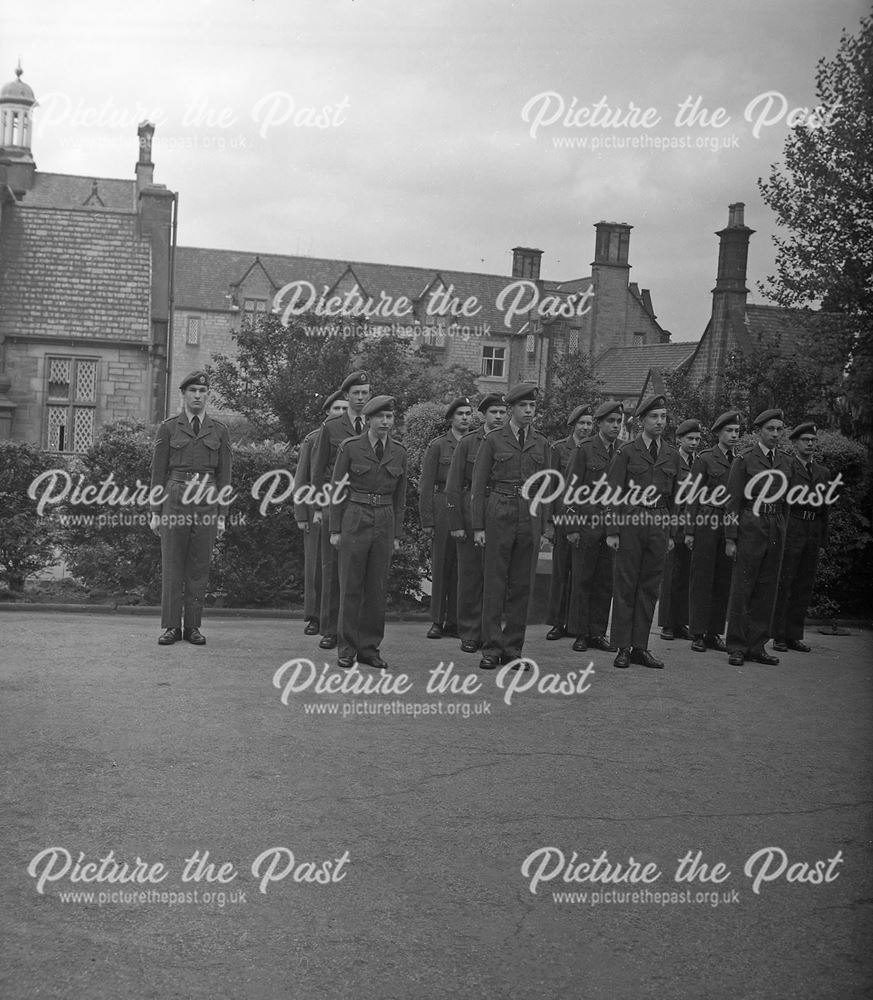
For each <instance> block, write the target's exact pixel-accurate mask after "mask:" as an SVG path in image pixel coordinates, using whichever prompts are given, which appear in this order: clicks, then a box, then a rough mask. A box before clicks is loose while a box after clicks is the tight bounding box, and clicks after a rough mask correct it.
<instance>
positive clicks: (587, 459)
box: [565, 434, 621, 535]
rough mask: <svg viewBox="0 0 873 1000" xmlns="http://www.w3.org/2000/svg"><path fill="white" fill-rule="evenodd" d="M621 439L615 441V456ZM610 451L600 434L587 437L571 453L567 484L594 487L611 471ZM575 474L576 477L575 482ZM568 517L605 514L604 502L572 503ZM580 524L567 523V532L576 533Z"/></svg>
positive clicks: (574, 487)
mask: <svg viewBox="0 0 873 1000" xmlns="http://www.w3.org/2000/svg"><path fill="white" fill-rule="evenodd" d="M620 444H621V442H620V441H615V442H614V443H613V457H614V456H615V455H616V454H617V453H618V448H619V445H620ZM609 464H610V462H609V451H608V450H607V445H605V444H604V443H603V438H602V437H601V436H600V435H599V434H595V435H594V436H593V437H590V438H587V439H586V440H585V441H583V442H582V444H580V445H579V447H578V448H576V449H575V450H574V451H573V452H572V453H571V455H570V462H569V465H568V466H567V470H566V472H565V476H566V478H567V486H568V488H569V487H570V484H571V483H573V486H572V489H574V490H576V489H578V488H579V487H581V486H587V487H589V488H590V487H592V486H593V485H594V483H595V482H596V481H597V480H598V479H600V477H601V476H603V475H605V474H606V473H607V472H608V471H609ZM573 476H575V477H576V480H575V482H574V480H573ZM566 513H567V515H568V517H570V516H575V517H582V516H585V515H588V516H590V515H592V514H601V515H602V514H603V513H604V507H603V505H602V504H583V503H577V504H571V505H570V506H568V507H567V511H566ZM577 530H578V526H577V525H574V524H572V523H568V524H567V525H566V531H567V534H570V535H572V534H574V533H575V532H576V531H577Z"/></svg>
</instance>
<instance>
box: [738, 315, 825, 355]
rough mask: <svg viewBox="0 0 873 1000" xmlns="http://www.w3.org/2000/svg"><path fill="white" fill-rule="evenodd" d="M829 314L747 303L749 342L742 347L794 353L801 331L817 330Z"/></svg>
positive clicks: (746, 324) (746, 322)
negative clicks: (773, 349) (769, 348)
mask: <svg viewBox="0 0 873 1000" xmlns="http://www.w3.org/2000/svg"><path fill="white" fill-rule="evenodd" d="M827 315H828V313H823V312H814V311H813V310H811V309H785V308H784V307H782V306H762V305H747V306H746V317H745V320H746V321H745V329H746V333H747V335H748V338H749V343H748V345H746V344H743V345H742V346H743V347H744V348H745V349H746V350H755V348H758V347H773V348H776V350H778V351H779V352H780V353H781V354H785V355H789V354H793V353H794V350H795V344H796V340H797V336H798V334H800V333H806V332H809V331H810V330H814V329H815V328H816V326H817V325H818V324H819V323H820V322H821V320H822V318H823V317H825V316H827Z"/></svg>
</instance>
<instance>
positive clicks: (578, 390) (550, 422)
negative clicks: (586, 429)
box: [536, 353, 603, 441]
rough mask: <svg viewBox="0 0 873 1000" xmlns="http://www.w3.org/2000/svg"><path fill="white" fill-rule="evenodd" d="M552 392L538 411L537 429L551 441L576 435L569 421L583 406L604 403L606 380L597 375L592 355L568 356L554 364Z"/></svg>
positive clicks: (541, 402)
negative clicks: (580, 405) (573, 433)
mask: <svg viewBox="0 0 873 1000" xmlns="http://www.w3.org/2000/svg"><path fill="white" fill-rule="evenodd" d="M550 367H551V379H550V382H549V388H548V390H547V391H546V393H545V394H544V397H543V398H542V399H541V401H540V405H539V406H538V407H537V418H536V425H537V428H538V429H539V430H540V432H541V433H543V434H545V436H546V437H547V438H549V440H550V441H555V440H557V439H559V438H565V437H566V436H567V435H568V434H570V433H572V431H571V430H570V429H569V428H568V427H567V417H569V416H570V413H571V412H572V411H573V410H574V409H575V408H576V407H577V406H579V404H580V403H591V404H593V405H595V406H596V405H597V404H598V403H600V402H602V400H603V392H602V386H603V380H602V379H601V378H600V377H599V376H598V375H597V374H596V373H595V371H594V365H593V363H592V361H591V357H590V356H589V355H588V354H569V353H568V354H565V355H564V356H563V357H559V358H558V359H557V360H556V361H554V362H553V363H552V365H551V366H550Z"/></svg>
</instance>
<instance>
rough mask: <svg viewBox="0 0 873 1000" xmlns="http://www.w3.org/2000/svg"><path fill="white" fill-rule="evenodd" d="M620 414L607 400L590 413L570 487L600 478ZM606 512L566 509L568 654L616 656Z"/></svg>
mask: <svg viewBox="0 0 873 1000" xmlns="http://www.w3.org/2000/svg"><path fill="white" fill-rule="evenodd" d="M623 416H624V411H623V409H622V405H621V403H618V402H616V401H615V400H614V399H610V400H609V401H608V402H606V403H603V404H601V405H600V406H599V407H598V408H597V409H596V410H595V412H594V421H595V423H596V426H597V433H596V434H595V435H594V436H593V437H590V438H589V439H588V440H587V441H584V442H583V443H582V444H581V445H580V446H579V447H578V448H577V449H576V450H575V451H574V452H573V454H572V456H571V458H570V464H569V466H568V467H567V481H568V483H570V482H573V477H574V476H575V477H576V481H575V483H576V485H575V488H576V489H579V488H581V487H583V486H586V487H588V488H589V489H590V488H591V487H592V486H593V485H594V483H595V482H596V481H597V480H598V479H601V478H603V477H605V476H606V475H607V473H608V471H609V466H610V464H611V462H612V459H613V457H614V456H615V453H616V450H617V443H616V442H617V441H618V436H619V434H620V433H621V427H622V418H623ZM604 511H605V508H604V507H603V506H602V505H600V504H573V505H572V506H570V507H568V508H567V516H568V518H572V519H573V520H572V522H570V523H571V524H572V527H571V526H570V525H569V524H568V527H567V531H568V535H567V541H568V542H569V543H570V551H571V553H572V559H573V590H572V593H571V596H570V622H569V625H570V630H571V631H572V632H573V633H574V634H575V635H576V641H575V642H574V643H573V649H575V650H576V652H577V653H584V652H585V650H587V649H588V648H589V647H591V648H592V649H600V650H602V651H603V652H605V653H615V652H617V650H616V648H615V646H613V645H612V643H611V642H610V641H609V639H607V638H606V626H607V623H608V622H609V607H610V605H611V604H612V572H613V554H612V549H611V548H610V547H609V546H608V545H607V544H606V526H605V525H604Z"/></svg>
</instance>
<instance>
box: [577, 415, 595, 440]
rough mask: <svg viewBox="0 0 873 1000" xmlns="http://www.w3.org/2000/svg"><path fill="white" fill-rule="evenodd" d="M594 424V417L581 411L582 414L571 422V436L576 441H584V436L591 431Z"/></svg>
mask: <svg viewBox="0 0 873 1000" xmlns="http://www.w3.org/2000/svg"><path fill="white" fill-rule="evenodd" d="M593 426H594V417H591V416H589V415H588V414H587V413H583V414H582V416H581V417H580V418H579V419H578V420H577V421H576V423H575V424H573V437H574V438H576V440H577V441H584V440H585V438H587V437H588V435H589V434H590V433H591V428H592V427H593Z"/></svg>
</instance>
